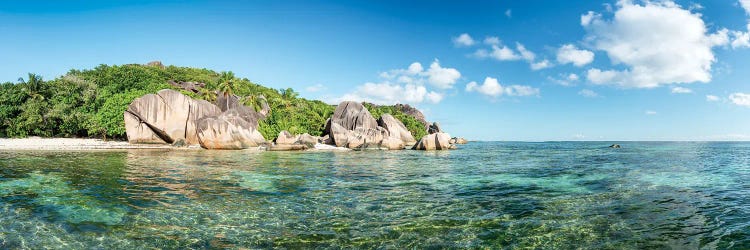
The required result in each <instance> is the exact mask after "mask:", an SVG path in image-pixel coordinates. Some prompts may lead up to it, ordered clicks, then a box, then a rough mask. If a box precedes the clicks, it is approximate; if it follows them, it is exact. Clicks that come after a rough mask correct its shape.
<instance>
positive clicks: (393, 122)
mask: <svg viewBox="0 0 750 250" xmlns="http://www.w3.org/2000/svg"><path fill="white" fill-rule="evenodd" d="M378 125H380V126H381V127H383V128H385V129H386V130H388V132H389V133H390V136H391V137H393V138H396V139H399V140H401V141H403V143H404V144H405V145H414V144H416V143H417V140H415V139H414V136H412V135H411V132H409V130H408V129H406V126H404V124H403V123H402V122H401V121H399V120H398V119H396V118H394V117H393V116H392V115H390V114H383V115H382V116H380V119H378Z"/></svg>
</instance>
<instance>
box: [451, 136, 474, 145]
mask: <svg viewBox="0 0 750 250" xmlns="http://www.w3.org/2000/svg"><path fill="white" fill-rule="evenodd" d="M468 142H469V141H467V140H466V139H464V138H463V137H453V138H451V140H450V141H448V143H450V144H466V143H468Z"/></svg>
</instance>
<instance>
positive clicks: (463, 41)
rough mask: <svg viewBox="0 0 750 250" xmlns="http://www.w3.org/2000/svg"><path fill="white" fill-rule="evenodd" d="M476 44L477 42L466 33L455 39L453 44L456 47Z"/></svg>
mask: <svg viewBox="0 0 750 250" xmlns="http://www.w3.org/2000/svg"><path fill="white" fill-rule="evenodd" d="M475 43H476V42H475V41H474V39H473V38H471V36H469V34H466V33H463V34H461V35H459V36H458V37H454V38H453V44H454V45H456V47H469V46H472V45H474V44H475Z"/></svg>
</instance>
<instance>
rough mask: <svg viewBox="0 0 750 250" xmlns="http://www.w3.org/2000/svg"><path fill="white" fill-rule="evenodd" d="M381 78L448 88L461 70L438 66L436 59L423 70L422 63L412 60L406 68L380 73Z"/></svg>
mask: <svg viewBox="0 0 750 250" xmlns="http://www.w3.org/2000/svg"><path fill="white" fill-rule="evenodd" d="M380 77H381V78H385V79H387V80H396V82H399V83H417V84H423V83H428V84H430V85H432V86H434V87H436V88H440V89H450V88H453V85H454V84H456V82H457V81H458V79H459V78H461V72H459V71H458V70H457V69H455V68H444V67H442V66H440V61H438V60H437V59H436V60H435V61H433V62H432V63H431V64H430V67H429V68H428V69H427V70H425V69H424V67H422V64H421V63H419V62H414V63H412V64H410V65H409V67H408V68H407V69H395V70H390V71H387V72H382V73H380Z"/></svg>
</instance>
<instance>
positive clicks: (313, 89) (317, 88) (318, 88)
mask: <svg viewBox="0 0 750 250" xmlns="http://www.w3.org/2000/svg"><path fill="white" fill-rule="evenodd" d="M305 90H307V92H318V91H322V90H326V86H323V84H315V85H312V86H308V87H307V88H305Z"/></svg>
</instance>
